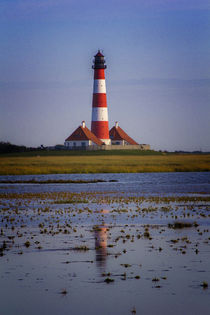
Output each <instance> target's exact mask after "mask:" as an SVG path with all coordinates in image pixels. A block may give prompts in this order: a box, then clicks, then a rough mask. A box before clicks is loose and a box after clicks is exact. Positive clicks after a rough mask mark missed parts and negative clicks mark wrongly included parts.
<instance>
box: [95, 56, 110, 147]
mask: <svg viewBox="0 0 210 315" xmlns="http://www.w3.org/2000/svg"><path fill="white" fill-rule="evenodd" d="M93 69H94V84H93V102H92V122H91V131H92V132H93V133H94V134H95V135H96V137H97V138H99V139H100V140H101V141H103V142H104V143H105V144H110V142H111V141H110V138H109V121H108V110H107V102H106V82H105V73H104V69H106V65H105V60H104V56H103V55H102V53H101V52H100V50H99V51H98V53H97V54H96V55H95V60H94V65H93Z"/></svg>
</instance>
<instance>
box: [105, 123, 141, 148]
mask: <svg viewBox="0 0 210 315" xmlns="http://www.w3.org/2000/svg"><path fill="white" fill-rule="evenodd" d="M109 137H110V139H111V140H125V141H127V142H128V143H129V144H133V145H138V143H137V142H136V141H134V140H133V139H132V138H131V137H129V136H128V135H127V133H126V132H125V131H124V130H123V129H122V128H120V127H119V126H118V127H117V128H116V127H115V126H114V127H112V129H111V130H110V131H109Z"/></svg>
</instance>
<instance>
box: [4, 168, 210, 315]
mask: <svg viewBox="0 0 210 315" xmlns="http://www.w3.org/2000/svg"><path fill="white" fill-rule="evenodd" d="M32 179H35V180H36V181H46V180H48V179H50V180H60V179H61V180H94V179H102V180H105V181H106V182H102V183H85V184H54V183H51V184H27V183H21V184H6V183H0V194H1V198H0V300H1V303H0V314H3V315H14V314H15V315H28V314H30V315H37V314H40V315H45V314H50V315H57V314H59V315H60V314H71V315H83V314H85V315H93V314H100V315H116V314H120V315H126V314H128V315H129V314H143V315H144V314H146V315H147V314H148V315H151V314H155V315H159V314H161V315H162V314H170V315H177V314H179V315H180V314H181V315H188V314H189V315H197V314H208V313H209V310H210V263H209V262H210V173H147V174H88V175H86V174H71V175H62V174H58V175H33V176H1V177H0V182H2V181H6V180H7V181H11V180H14V181H15V180H19V181H27V180H32ZM110 180H117V182H109V181H110ZM97 192H98V194H97ZM24 193H27V194H26V195H24ZM29 193H30V194H29ZM42 193H49V195H48V194H42ZM74 193H75V195H74ZM78 193H82V194H81V195H78ZM74 197H75V198H74ZM71 198H73V199H71ZM177 222H179V223H181V224H180V226H178V227H175V223H177Z"/></svg>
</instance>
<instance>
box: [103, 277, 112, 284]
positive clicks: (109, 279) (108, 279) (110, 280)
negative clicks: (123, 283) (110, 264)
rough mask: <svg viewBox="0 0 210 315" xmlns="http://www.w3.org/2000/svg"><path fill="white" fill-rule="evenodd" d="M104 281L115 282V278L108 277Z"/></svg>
mask: <svg viewBox="0 0 210 315" xmlns="http://www.w3.org/2000/svg"><path fill="white" fill-rule="evenodd" d="M104 282H106V283H111V282H114V279H111V278H106V279H105V280H104Z"/></svg>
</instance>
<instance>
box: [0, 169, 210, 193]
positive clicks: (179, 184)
mask: <svg viewBox="0 0 210 315" xmlns="http://www.w3.org/2000/svg"><path fill="white" fill-rule="evenodd" d="M32 179H35V180H37V181H43V180H49V179H50V180H93V179H102V180H105V181H107V182H105V183H92V184H44V185H43V184H42V185H39V184H8V185H5V184H1V181H5V180H23V181H24V180H32ZM109 180H117V182H108V181H109ZM10 191H12V192H19V193H22V192H37V193H39V192H59V191H71V192H87V191H91V192H94V191H101V192H112V191H114V192H117V193H122V192H124V193H128V194H137V195H139V194H140V195H142V194H185V193H210V173H209V172H192V173H190V172H187V173H185V172H183V173H136V174H135V173H134V174H131V173H128V174H55V175H22V176H0V193H1V192H10Z"/></svg>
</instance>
